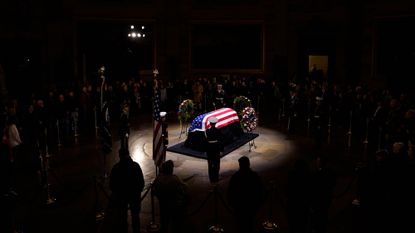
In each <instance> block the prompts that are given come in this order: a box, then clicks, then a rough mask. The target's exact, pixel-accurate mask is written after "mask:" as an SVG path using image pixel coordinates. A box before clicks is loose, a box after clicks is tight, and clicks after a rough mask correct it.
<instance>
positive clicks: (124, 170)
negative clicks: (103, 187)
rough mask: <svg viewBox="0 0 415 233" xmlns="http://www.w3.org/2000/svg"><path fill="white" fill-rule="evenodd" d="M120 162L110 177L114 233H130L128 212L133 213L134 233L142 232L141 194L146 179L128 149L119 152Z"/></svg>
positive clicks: (110, 207) (114, 167)
mask: <svg viewBox="0 0 415 233" xmlns="http://www.w3.org/2000/svg"><path fill="white" fill-rule="evenodd" d="M119 157H120V161H119V162H118V163H116V164H115V165H114V166H113V168H112V170H111V175H110V181H109V186H110V189H111V199H110V203H109V210H110V211H113V213H114V218H116V219H113V220H114V223H115V226H113V227H114V231H111V232H117V233H126V232H128V222H127V219H128V210H130V212H131V223H132V228H133V232H134V233H137V232H140V209H141V192H142V191H143V188H144V177H143V172H142V170H141V167H140V165H139V164H138V163H137V162H134V161H133V160H132V159H131V157H130V154H129V152H128V150H127V149H120V150H119Z"/></svg>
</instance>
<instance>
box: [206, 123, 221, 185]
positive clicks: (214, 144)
mask: <svg viewBox="0 0 415 233" xmlns="http://www.w3.org/2000/svg"><path fill="white" fill-rule="evenodd" d="M217 122H218V119H217V118H216V117H210V118H209V123H210V126H211V127H210V128H209V129H207V130H206V140H207V146H206V147H207V148H206V155H207V160H208V172H209V181H210V182H211V183H216V182H218V181H219V170H220V156H221V153H223V142H222V140H223V137H222V133H221V132H220V130H219V129H218V128H216V123H217Z"/></svg>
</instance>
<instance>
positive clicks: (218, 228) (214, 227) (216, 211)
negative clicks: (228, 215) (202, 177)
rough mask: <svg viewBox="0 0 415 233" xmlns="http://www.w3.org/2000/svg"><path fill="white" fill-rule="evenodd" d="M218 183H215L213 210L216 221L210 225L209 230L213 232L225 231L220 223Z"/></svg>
mask: <svg viewBox="0 0 415 233" xmlns="http://www.w3.org/2000/svg"><path fill="white" fill-rule="evenodd" d="M218 195H219V194H218V185H217V184H214V187H213V201H214V202H213V204H214V206H213V208H214V209H213V211H214V213H213V214H214V219H215V220H214V221H215V223H214V224H213V225H212V226H210V227H209V232H211V233H220V232H224V230H223V228H222V227H221V225H220V224H219V209H218Z"/></svg>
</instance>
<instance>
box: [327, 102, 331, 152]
mask: <svg viewBox="0 0 415 233" xmlns="http://www.w3.org/2000/svg"><path fill="white" fill-rule="evenodd" d="M328 117H329V122H328V124H327V144H330V141H331V106H329V116H328Z"/></svg>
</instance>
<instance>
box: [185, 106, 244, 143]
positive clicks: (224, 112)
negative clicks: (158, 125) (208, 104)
mask: <svg viewBox="0 0 415 233" xmlns="http://www.w3.org/2000/svg"><path fill="white" fill-rule="evenodd" d="M211 117H216V118H217V119H218V122H217V123H216V128H218V129H219V130H220V131H221V133H222V135H223V145H224V146H225V147H226V146H227V145H229V144H231V143H232V142H234V141H236V140H237V139H238V138H239V137H241V136H242V135H243V134H244V132H243V130H242V128H241V124H240V122H239V118H238V114H237V113H236V111H235V110H233V109H231V108H220V109H218V110H215V111H212V112H208V113H205V114H202V115H199V116H197V117H196V118H195V119H194V120H193V121H192V124H191V125H190V127H189V129H188V135H187V139H186V141H185V143H184V146H186V147H189V148H191V149H193V150H198V151H205V147H206V135H205V131H206V130H207V129H209V128H210V127H211V125H210V122H209V118H211Z"/></svg>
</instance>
